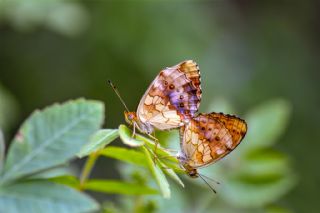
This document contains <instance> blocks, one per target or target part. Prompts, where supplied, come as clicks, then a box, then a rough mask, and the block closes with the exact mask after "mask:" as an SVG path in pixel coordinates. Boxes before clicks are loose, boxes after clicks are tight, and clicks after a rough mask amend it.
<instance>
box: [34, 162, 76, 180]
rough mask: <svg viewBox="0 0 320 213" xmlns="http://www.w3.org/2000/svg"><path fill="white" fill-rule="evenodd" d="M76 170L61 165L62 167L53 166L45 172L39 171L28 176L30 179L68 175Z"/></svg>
mask: <svg viewBox="0 0 320 213" xmlns="http://www.w3.org/2000/svg"><path fill="white" fill-rule="evenodd" d="M75 173H76V171H74V169H73V168H72V167H70V166H69V167H68V166H67V165H66V166H60V167H53V168H51V169H47V170H45V171H43V172H38V173H36V174H34V175H31V176H28V179H48V178H54V177H60V176H68V175H73V174H75Z"/></svg>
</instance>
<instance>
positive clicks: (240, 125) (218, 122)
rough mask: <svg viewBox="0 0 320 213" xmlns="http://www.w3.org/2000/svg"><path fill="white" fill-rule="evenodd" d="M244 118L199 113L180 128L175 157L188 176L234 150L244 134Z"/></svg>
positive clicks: (197, 174) (245, 128)
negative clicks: (178, 150)
mask: <svg viewBox="0 0 320 213" xmlns="http://www.w3.org/2000/svg"><path fill="white" fill-rule="evenodd" d="M246 132H247V124H246V122H245V121H244V120H242V119H240V118H238V117H236V116H234V115H226V114H223V113H214V112H212V113H210V114H199V115H198V116H196V117H195V118H193V119H192V120H191V121H190V122H189V123H188V124H186V125H185V126H183V127H181V128H180V147H181V152H180V153H179V154H178V156H177V158H178V159H179V161H180V164H181V166H182V167H184V168H185V170H186V172H187V174H188V175H189V176H190V177H199V173H198V171H197V169H198V168H201V167H205V166H208V165H210V164H212V163H214V162H216V161H218V160H220V159H221V158H223V157H224V156H226V155H227V154H229V153H230V152H231V151H232V150H234V149H235V148H236V147H237V146H238V145H239V144H240V142H241V140H242V139H243V138H244V136H245V134H246Z"/></svg>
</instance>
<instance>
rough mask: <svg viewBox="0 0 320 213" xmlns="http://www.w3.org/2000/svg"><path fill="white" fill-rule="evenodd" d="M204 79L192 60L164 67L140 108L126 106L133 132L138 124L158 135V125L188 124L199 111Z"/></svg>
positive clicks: (174, 126) (142, 130)
mask: <svg viewBox="0 0 320 213" xmlns="http://www.w3.org/2000/svg"><path fill="white" fill-rule="evenodd" d="M200 82H201V79H200V70H199V67H198V65H197V64H196V63H195V62H194V61H192V60H186V61H183V62H181V63H179V64H177V65H175V66H172V67H167V68H165V69H163V70H161V71H160V73H159V74H158V75H157V76H156V78H155V79H154V80H153V82H152V83H151V84H150V86H149V88H148V89H147V90H146V92H145V94H144V95H143V96H142V98H141V100H140V103H139V105H138V107H137V110H136V112H130V111H129V110H128V108H127V107H126V106H125V108H126V111H125V112H124V114H125V119H126V121H127V123H129V124H130V125H132V126H133V135H134V134H135V129H136V128H137V129H138V130H139V131H140V132H142V133H145V134H147V135H149V136H150V137H152V138H154V137H153V136H152V135H151V133H153V132H154V130H155V129H158V130H170V129H175V128H179V127H181V126H183V125H185V123H187V122H188V121H189V120H190V118H192V117H193V116H194V115H195V113H196V112H197V111H198V108H199V105H200V101H201V93H202V92H201V86H200ZM109 83H110V82H109ZM110 84H112V83H110ZM112 87H113V88H114V89H115V87H114V86H113V85H112ZM115 91H116V90H115ZM116 93H117V94H118V92H117V91H116ZM118 96H119V98H120V95H119V94H118ZM120 100H121V98H120ZM122 103H123V104H124V102H123V101H122ZM124 105H125V104H124Z"/></svg>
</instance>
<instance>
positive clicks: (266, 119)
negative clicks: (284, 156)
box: [242, 99, 291, 149]
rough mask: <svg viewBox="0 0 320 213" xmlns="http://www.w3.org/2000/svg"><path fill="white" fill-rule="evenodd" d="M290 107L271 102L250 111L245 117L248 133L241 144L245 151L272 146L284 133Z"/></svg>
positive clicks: (278, 102)
mask: <svg viewBox="0 0 320 213" xmlns="http://www.w3.org/2000/svg"><path fill="white" fill-rule="evenodd" d="M290 112H291V106H290V104H289V103H288V102H286V101H284V100H281V99H280V100H273V101H269V102H266V103H264V104H263V105H261V106H259V107H256V108H255V109H253V110H251V111H250V112H249V114H248V115H247V116H246V121H247V123H248V133H247V135H246V138H245V140H246V141H247V142H246V143H243V145H242V146H243V147H244V146H246V148H247V149H255V148H257V147H269V146H271V145H273V144H274V143H275V142H276V141H277V139H278V138H279V136H281V134H282V133H283V132H284V130H285V128H286V126H287V123H288V121H289V116H290Z"/></svg>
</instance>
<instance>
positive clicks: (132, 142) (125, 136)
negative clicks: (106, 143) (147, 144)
mask: <svg viewBox="0 0 320 213" xmlns="http://www.w3.org/2000/svg"><path fill="white" fill-rule="evenodd" d="M119 135H120V138H121V140H122V142H123V143H124V144H126V145H128V146H131V147H139V146H143V145H144V142H143V141H142V140H137V139H136V138H132V137H131V136H132V131H131V130H130V129H129V128H128V127H127V126H126V125H123V124H121V125H120V126H119ZM136 135H137V134H136Z"/></svg>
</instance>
